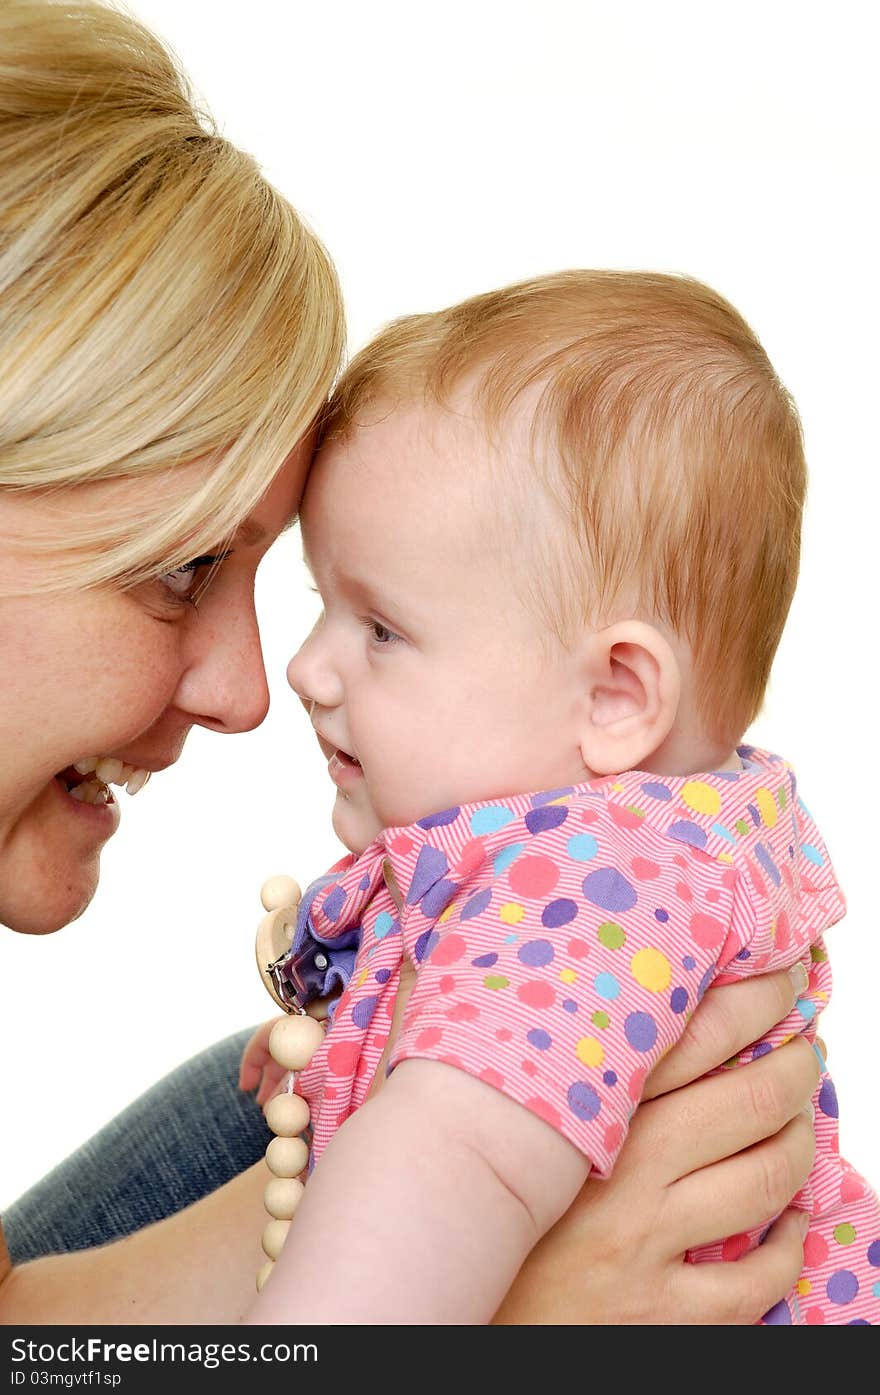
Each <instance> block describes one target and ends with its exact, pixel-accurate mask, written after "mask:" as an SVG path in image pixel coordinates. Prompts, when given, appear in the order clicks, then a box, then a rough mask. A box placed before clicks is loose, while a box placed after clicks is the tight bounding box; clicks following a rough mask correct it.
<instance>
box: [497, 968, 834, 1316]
mask: <svg viewBox="0 0 880 1395" xmlns="http://www.w3.org/2000/svg"><path fill="white" fill-rule="evenodd" d="M802 974H803V971H802V970H801V973H800V975H798V972H797V968H796V969H793V970H792V971H791V973H790V974H789V973H777V974H768V975H766V976H764V977H763V978H757V979H754V980H751V981H749V982H747V983H739V984H731V985H724V986H722V987H718V988H713V989H711V990H710V991H709V992H708V993H707V994H706V996H705V998H704V999H703V1001H702V1003H701V1004H700V1006H699V1007H698V1008H697V1011H696V1012H695V1013H694V1016H693V1017H692V1019H691V1021H690V1023H689V1025H688V1029H687V1032H686V1033H685V1036H684V1037H683V1038H682V1040H681V1042H679V1044H678V1045H677V1046H676V1047H675V1048H674V1050H673V1051H671V1052H670V1053H669V1054H668V1056H666V1057H665V1058H664V1059H663V1061H661V1062H660V1064H659V1065H658V1067H657V1069H656V1070H655V1071H654V1073H653V1074H652V1075H651V1076H650V1078H649V1080H648V1082H647V1086H646V1090H645V1096H644V1101H645V1102H643V1103H642V1105H641V1106H640V1107H639V1110H638V1112H637V1114H636V1117H635V1119H634V1120H633V1125H632V1128H631V1131H630V1134H629V1137H628V1139H627V1141H626V1144H625V1146H624V1148H623V1151H622V1153H621V1155H620V1158H619V1160H618V1163H617V1166H616V1167H615V1169H614V1174H613V1176H612V1177H611V1178H610V1179H609V1180H608V1181H601V1180H599V1179H590V1180H588V1181H587V1183H586V1185H585V1186H584V1188H583V1190H582V1191H581V1193H580V1195H579V1197H578V1198H577V1200H576V1201H575V1202H574V1204H573V1206H572V1207H571V1209H570V1210H569V1211H568V1213H567V1214H566V1215H565V1216H564V1217H563V1218H562V1220H561V1221H560V1222H559V1223H558V1224H557V1225H556V1226H555V1227H554V1229H553V1230H551V1231H550V1232H549V1234H547V1235H546V1236H545V1237H544V1239H543V1240H542V1241H541V1243H540V1244H539V1245H538V1246H537V1247H536V1248H535V1249H534V1250H533V1251H532V1254H531V1255H530V1257H529V1259H528V1260H527V1262H526V1264H525V1265H524V1266H523V1268H522V1269H521V1271H520V1273H519V1276H518V1278H517V1280H516V1283H515V1284H514V1286H513V1288H512V1289H511V1291H510V1293H509V1294H508V1296H507V1298H506V1299H505V1301H504V1303H503V1304H502V1306H501V1308H500V1310H499V1312H498V1314H497V1315H496V1317H495V1321H496V1323H508V1324H509V1323H517V1324H530V1323H537V1324H558V1323H566V1324H570V1323H592V1324H597V1323H600V1324H601V1323H607V1324H625V1323H630V1324H633V1323H634V1324H638V1323H643V1324H656V1323H680V1324H685V1323H687V1324H693V1323H713V1324H743V1323H753V1322H757V1320H758V1319H759V1318H760V1317H761V1316H762V1314H763V1313H765V1312H766V1311H767V1309H768V1308H770V1307H772V1306H773V1304H774V1303H775V1302H777V1301H778V1300H779V1299H780V1298H781V1297H782V1296H783V1295H784V1294H785V1293H786V1292H787V1290H788V1289H789V1288H790V1287H791V1286H792V1284H793V1283H794V1282H795V1281H796V1279H797V1276H798V1273H799V1272H800V1268H801V1265H802V1262H803V1236H804V1234H805V1231H806V1226H805V1225H804V1224H803V1218H802V1216H801V1214H800V1213H796V1212H786V1214H785V1215H784V1216H782V1217H781V1218H780V1220H779V1221H777V1222H776V1224H775V1225H774V1226H773V1228H772V1230H771V1232H770V1234H769V1236H768V1237H767V1239H766V1241H765V1242H764V1244H763V1245H761V1246H760V1247H759V1248H758V1249H756V1250H752V1251H750V1252H749V1253H747V1254H745V1255H743V1256H742V1258H740V1259H738V1260H736V1261H731V1262H728V1263H721V1264H687V1263H685V1262H684V1253H685V1251H686V1250H687V1249H689V1248H692V1247H694V1246H697V1245H701V1244H705V1243H708V1242H710V1241H713V1240H718V1239H720V1238H722V1237H725V1236H728V1235H734V1234H738V1233H739V1232H740V1231H743V1230H748V1229H751V1228H752V1227H760V1226H761V1225H764V1224H766V1222H767V1221H768V1220H770V1219H771V1217H773V1216H776V1215H778V1214H779V1212H781V1211H782V1210H783V1208H784V1207H785V1206H786V1205H787V1204H788V1202H789V1201H790V1200H791V1198H792V1197H793V1196H794V1194H795V1193H796V1192H797V1191H798V1189H799V1188H800V1187H801V1186H802V1185H803V1183H804V1181H805V1180H806V1178H807V1175H808V1173H809V1171H810V1168H811V1166H812V1162H813V1151H814V1136H813V1126H812V1111H811V1107H810V1100H811V1097H812V1095H813V1093H814V1091H815V1089H816V1086H817V1084H818V1081H819V1063H818V1060H817V1058H816V1055H815V1053H814V1052H813V1050H812V1048H811V1047H810V1046H809V1044H808V1043H807V1042H806V1041H803V1040H801V1039H798V1040H796V1041H793V1042H790V1043H789V1044H788V1045H787V1046H784V1047H782V1048H780V1049H779V1050H777V1051H773V1052H770V1053H769V1054H768V1055H766V1056H762V1057H760V1058H759V1059H758V1060H757V1061H754V1062H752V1063H751V1064H749V1065H747V1066H743V1067H742V1068H740V1069H737V1070H732V1071H728V1072H725V1073H724V1074H723V1075H718V1076H714V1077H713V1078H712V1079H710V1080H699V1079H697V1077H698V1076H701V1075H704V1074H705V1073H706V1072H707V1071H709V1070H712V1069H714V1068H715V1067H717V1066H720V1065H721V1064H723V1062H724V1061H726V1060H729V1059H730V1057H731V1056H733V1055H734V1054H735V1053H736V1052H737V1051H738V1050H739V1049H741V1048H742V1047H743V1046H745V1045H747V1044H748V1042H750V1041H755V1040H756V1039H757V1038H759V1037H760V1036H762V1035H763V1034H764V1033H765V1032H766V1031H767V1030H768V1029H769V1028H770V1027H772V1026H773V1024H774V1023H776V1022H778V1021H781V1019H782V1018H783V1017H785V1016H786V1015H787V1014H788V1013H789V1012H790V1010H791V1008H792V1007H793V1006H794V1002H795V999H796V997H797V996H798V994H799V992H802V991H803V987H804V984H803V978H802V976H801V975H802ZM689 1082H694V1083H689ZM682 1087H684V1088H682ZM664 1092H668V1093H664Z"/></svg>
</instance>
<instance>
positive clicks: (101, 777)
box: [69, 756, 152, 804]
mask: <svg viewBox="0 0 880 1395" xmlns="http://www.w3.org/2000/svg"><path fill="white" fill-rule="evenodd" d="M73 768H74V770H76V771H77V772H78V773H79V774H80V775H91V774H92V772H93V771H94V773H95V776H96V778H95V779H94V780H84V781H83V782H82V784H79V785H74V787H73V789H72V790H70V792H69V793H70V796H71V798H72V799H79V800H82V801H83V802H84V803H85V804H106V802H107V798H108V795H109V790H108V789H107V786H108V785H125V788H126V789H127V790H128V793H129V794H137V792H138V790H142V789H143V787H144V785H145V784H146V783H147V781H148V780H149V778H150V775H151V774H152V771H150V770H144V769H142V768H141V767H139V766H135V765H125V764H124V762H123V761H121V760H117V759H116V758H115V757H113V756H85V757H83V759H82V760H78V761H76V762H75V764H74V767H73Z"/></svg>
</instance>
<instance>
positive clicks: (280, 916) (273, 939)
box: [254, 906, 296, 1011]
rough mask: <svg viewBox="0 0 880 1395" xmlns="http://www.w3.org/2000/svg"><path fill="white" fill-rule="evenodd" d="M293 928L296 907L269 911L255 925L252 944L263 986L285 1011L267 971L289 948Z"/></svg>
mask: <svg viewBox="0 0 880 1395" xmlns="http://www.w3.org/2000/svg"><path fill="white" fill-rule="evenodd" d="M295 930H296V907H291V906H287V907H282V908H281V909H279V910H275V911H269V912H268V913H267V914H266V915H264V916H263V919H262V920H261V921H260V923H259V925H258V926H257V938H256V943H255V945H254V949H255V951H256V955H257V968H258V969H259V971H260V978H261V979H262V980H263V986H264V988H265V989H266V992H267V993H268V994H269V995H270V997H272V998H273V999H274V1001H275V1002H276V1003H277V1004H278V1006H279V1007H280V1008H284V1009H285V1011H286V1010H287V1006H288V1005H287V1003H285V1002H284V1001H283V999H281V998H279V996H278V994H277V992H276V991H275V984H274V983H273V982H272V976H271V974H270V973H269V965H270V964H274V963H275V961H276V960H277V959H280V958H281V957H282V955H284V954H286V953H287V951H288V950H289V949H290V946H291V943H292V941H293V936H294V932H295Z"/></svg>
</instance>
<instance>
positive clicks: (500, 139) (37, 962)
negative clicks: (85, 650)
mask: <svg viewBox="0 0 880 1395" xmlns="http://www.w3.org/2000/svg"><path fill="white" fill-rule="evenodd" d="M133 8H134V11H135V13H136V14H137V15H138V16H139V17H141V18H142V19H144V20H145V21H146V22H147V23H149V24H151V25H152V26H153V27H154V28H156V29H157V30H158V31H159V32H160V33H162V34H163V35H164V36H165V37H166V38H167V39H168V40H169V41H170V42H171V43H172V45H173V46H175V47H176V49H177V51H178V52H179V54H180V55H181V57H182V59H183V61H184V64H185V66H186V67H187V68H188V69H189V71H190V73H191V75H192V76H193V78H194V81H195V83H196V86H197V88H198V89H199V90H200V92H201V93H202V94H203V95H204V98H205V100H206V101H207V104H208V105H209V106H210V108H211V109H212V110H213V112H214V113H215V115H216V117H217V118H218V120H219V121H220V123H221V125H222V127H223V129H224V130H225V132H226V134H228V135H229V136H230V137H231V138H232V139H234V140H235V141H237V142H238V143H239V144H241V145H243V146H244V147H245V148H247V149H249V150H250V151H252V152H253V153H254V154H255V155H256V156H257V157H258V159H259V160H260V161H261V163H262V165H263V167H264V169H265V171H266V173H267V174H268V176H269V177H270V178H271V179H272V180H273V181H274V182H275V183H276V184H277V186H278V187H279V188H280V189H281V190H282V191H283V192H284V193H285V194H286V195H287V196H289V197H290V199H291V200H292V201H293V202H294V203H295V204H296V205H297V206H298V207H299V208H300V209H301V210H302V212H303V213H304V214H305V216H306V217H307V218H308V219H309V221H310V222H311V223H312V225H313V227H314V228H315V229H316V230H317V231H318V233H319V234H320V236H321V237H322V238H323V239H324V241H325V242H326V244H327V246H328V248H329V249H330V251H331V253H332V255H333V257H334V258H335V260H336V262H337V265H338V267H339V270H340V273H341V276H342V280H343V285H344V290H345V294H346V299H347V304H348V311H349V325H350V339H351V343H352V346H353V347H357V346H358V345H360V344H361V343H362V342H363V341H364V339H365V338H366V337H367V336H368V335H369V334H370V333H371V332H372V331H373V330H374V329H376V328H377V327H378V326H379V325H380V324H381V323H382V322H383V321H385V320H386V319H388V318H390V317H391V316H393V315H396V314H400V313H403V312H406V311H411V310H416V309H426V308H433V307H437V306H439V305H442V304H443V303H446V302H450V301H452V300H456V299H459V298H460V297H462V296H465V295H468V294H471V293H473V292H476V291H479V290H484V289H488V288H489V287H491V286H496V285H501V284H502V283H504V282H506V281H509V280H512V279H515V278H519V277H522V276H526V275H530V274H533V273H537V272H542V271H548V270H554V269H558V268H562V267H567V266H576V265H580V266H588V265H589V266H614V267H630V268H654V269H660V270H668V271H686V272H690V273H692V274H694V275H696V276H698V277H701V278H703V279H704V280H706V281H708V282H709V283H710V284H711V285H713V286H715V287H716V288H717V289H718V290H720V291H721V292H722V293H723V294H725V295H726V296H728V297H729V298H730V299H731V300H732V301H733V302H734V304H735V305H736V306H737V307H738V308H739V309H740V310H741V311H742V312H743V313H744V314H745V316H746V318H747V319H748V320H750V321H751V323H752V324H753V326H754V327H755V329H756V330H757V332H758V334H759V335H760V336H761V338H762V339H763V342H764V344H765V346H766V348H767V349H768V351H769V353H770V356H771V358H772V359H773V361H774V363H775V365H776V367H777V369H778V371H779V372H780V374H781V376H782V378H783V380H784V381H785V382H786V384H787V385H788V387H789V388H790V389H791V391H792V392H793V393H794V396H795V398H796V400H797V402H798V404H799V406H800V410H801V413H802V416H803V420H804V425H805V430H806V439H807V446H808V455H809V460H810V465H811V473H812V483H811V497H810V504H809V512H808V516H807V528H806V538H805V554H804V563H803V571H802V579H801V583H800V589H799V593H798V596H797V599H796V602H795V605H794V609H793V612H792V616H791V620H790V623H789V627H788V631H787V634H786V636H785V639H784V641H783V645H782V648H781V651H780V654H779V658H778V662H777V665H776V669H775V675H774V680H773V685H772V690H771V692H770V695H769V699H768V702H767V704H766V708H765V712H764V715H763V716H762V718H761V720H760V722H759V723H758V725H757V726H756V727H755V728H754V730H753V733H752V736H753V737H754V739H756V740H757V741H759V742H761V743H763V744H766V745H767V746H769V747H770V748H771V749H775V750H779V751H782V752H784V754H785V755H786V756H788V758H789V759H791V760H792V761H793V762H794V763H795V764H796V766H797V768H798V770H799V772H800V781H801V790H802V793H803V794H804V797H805V799H806V801H807V803H808V805H809V806H810V807H811V809H812V812H813V813H814V814H815V815H816V817H817V819H818V820H819V822H820V824H821V826H822V828H823V831H824V833H825V837H826V840H827V842H828V844H829V846H830V848H831V852H832V855H833V856H834V858H835V861H836V864H837V868H838V873H839V875H840V877H841V880H842V882H843V884H844V886H845V888H846V890H847V893H848V897H849V905H850V914H849V916H848V918H847V919H846V921H845V922H844V923H843V924H842V925H841V926H840V927H839V928H838V929H837V930H835V931H834V932H833V935H832V936H831V949H832V961H833V963H834V966H835V971H836V990H835V1000H834V1003H833V1005H832V1007H831V1008H830V1010H829V1011H828V1012H827V1014H826V1016H825V1018H824V1025H823V1032H824V1035H825V1037H826V1039H827V1040H828V1042H829V1045H830V1055H831V1065H832V1068H833V1071H834V1075H835V1078H836V1081H837V1086H838V1092H839V1095H840V1099H841V1107H842V1108H841V1112H842V1120H841V1133H842V1139H843V1146H844V1151H845V1152H846V1153H847V1154H848V1156H849V1157H850V1158H851V1160H852V1161H853V1162H854V1163H855V1164H856V1165H857V1166H858V1167H860V1168H861V1170H862V1171H864V1172H866V1173H867V1174H868V1175H869V1176H872V1177H873V1179H874V1182H875V1185H876V1184H877V1182H878V1181H880V1124H878V1117H877V1114H878V1111H877V1089H876V1084H875V1057H876V1055H877V1026H876V1018H877V999H878V980H880V934H878V930H880V911H878V907H877V898H876V895H874V894H872V886H873V878H874V874H875V871H876V870H877V862H876V861H875V859H877V857H878V849H877V847H876V841H875V833H874V824H875V812H874V810H875V794H874V790H873V786H874V780H875V778H876V776H875V769H874V766H875V761H876V753H875V739H876V727H877V695H876V681H877V679H876V674H877V669H876V659H875V654H874V650H875V643H876V622H875V611H876V605H875V598H874V590H875V567H876V557H877V538H876V525H875V514H876V510H877V505H878V502H880V490H878V484H877V468H878V460H877V450H876V431H875V401H876V397H877V389H876V374H877V368H878V362H877V353H876V339H875V332H876V331H875V327H876V325H877V323H878V310H880V307H878V293H877V270H876V267H877V246H878V236H877V233H878V230H877V226H876V219H875V212H874V202H873V199H874V189H875V186H876V178H877V111H876V107H875V105H874V103H873V101H872V98H871V94H873V93H874V92H875V91H876V73H875V71H874V68H873V63H874V58H873V55H874V54H875V53H876V45H875V43H874V41H873V40H874V36H873V35H872V34H871V33H870V32H869V31H870V29H871V27H872V25H873V18H872V11H873V6H872V5H871V4H870V3H868V0H865V3H863V4H859V3H853V0H838V3H837V4H836V5H835V6H834V8H833V10H831V9H829V8H828V7H826V6H824V5H822V6H820V5H818V4H817V5H813V4H809V3H793V2H792V3H768V0H763V2H762V3H754V0H739V3H737V4H736V5H732V4H730V5H722V4H711V5H706V4H705V3H693V4H690V3H683V2H682V0H667V3H666V4H663V5H655V4H654V3H644V4H640V3H633V2H632V0H630V3H614V4H612V3H608V4H599V3H596V0H580V3H576V0H570V2H569V3H566V2H565V0H528V3H522V2H521V0H503V3H495V0H492V2H491V3H480V0H467V3H461V0H443V3H437V0H420V2H419V3H417V4H412V3H411V0H410V3H402V4H397V3H391V0H372V3H370V4H363V3H360V0H355V2H354V3H332V4H331V3H321V0H319V3H317V4H316V3H314V2H313V3H308V4H306V3H302V2H301V0H289V2H288V0H248V3H247V4H245V5H242V4H240V3H237V4H235V5H228V4H221V3H217V0H143V2H142V3H137V4H135V5H134V7H133ZM743 504H744V507H748V501H747V500H744V501H743ZM297 550H298V541H297V538H296V536H295V535H292V534H288V535H287V536H285V537H284V538H283V539H282V540H281V542H280V543H279V544H278V546H277V547H276V549H275V550H274V551H273V553H272V554H270V556H269V557H268V559H267V561H266V562H265V564H264V567H263V570H262V572H261V576H260V582H259V590H258V603H259V607H260V612H261V616H262V620H263V627H264V638H265V648H266V659H267V666H268V669H269V675H270V682H271V686H272V710H271V713H270V715H269V718H268V720H267V722H266V723H265V725H264V726H263V728H262V729H261V730H259V731H257V732H254V733H251V734H249V735H246V736H241V737H237V738H236V739H235V740H229V739H223V740H221V739H219V738H218V737H217V736H214V735H208V734H207V733H204V732H201V731H196V732H194V733H193V735H192V737H191V738H190V741H189V744H188V746H187V748H186V752H185V756H184V759H183V761H182V762H181V764H180V765H179V766H178V767H177V768H176V769H172V770H169V771H168V772H166V773H165V774H162V775H159V776H157V777H156V778H155V779H154V780H153V781H152V783H151V784H150V785H149V787H148V788H147V789H146V790H145V791H144V792H143V793H142V794H140V795H138V796H137V798H136V799H135V800H134V801H133V802H130V801H129V800H128V798H127V796H126V795H125V794H124V793H123V794H122V795H121V801H122V804H123V820H122V827H121V829H120V831H119V833H118V834H117V836H116V838H115V839H114V841H113V843H112V844H111V845H110V846H109V847H108V848H107V850H106V852H105V854H104V872H103V878H102V884H101V888H100V890H99V892H98V895H97V897H96V898H95V901H94V903H93V905H92V907H91V908H90V910H89V911H88V912H87V913H86V915H85V916H83V918H82V919H81V920H80V921H79V922H78V923H77V924H76V925H74V926H73V927H71V928H69V929H66V930H64V931H63V932H62V933H60V934H58V935H54V936H49V937H47V938H45V939H43V940H39V939H34V938H29V937H24V936H22V937H19V936H14V935H11V934H6V935H4V936H3V937H2V939H0V965H2V968H0V1046H2V1049H3V1051H4V1055H5V1056H6V1058H7V1059H8V1060H10V1061H11V1063H12V1064H11V1070H10V1071H9V1073H8V1076H9V1078H7V1080H6V1082H5V1090H6V1101H7V1109H8V1110H9V1113H8V1114H7V1116H6V1119H5V1124H6V1127H5V1128H4V1134H5V1138H6V1143H5V1146H4V1149H3V1151H2V1155H0V1203H6V1202H8V1201H9V1200H11V1199H12V1198H13V1197H14V1196H15V1195H16V1194H17V1193H18V1192H19V1191H20V1190H21V1189H23V1188H24V1187H25V1186H26V1185H27V1184H28V1182H29V1181H31V1180H33V1179H35V1178H36V1177H37V1176H39V1175H40V1174H41V1173H43V1172H44V1171H45V1170H46V1169H47V1168H49V1167H50V1166H51V1165H52V1164H54V1163H55V1162H56V1161H58V1160H59V1159H60V1158H61V1157H62V1156H63V1155H64V1154H65V1153H66V1152H67V1151H69V1149H70V1148H71V1147H72V1146H73V1145H74V1144H76V1143H77V1142H79V1141H80V1140H81V1139H82V1138H84V1137H85V1136H87V1135H88V1134H89V1133H90V1132H91V1131H92V1130H93V1129H94V1128H95V1127H97V1126H98V1125H99V1124H101V1123H102V1122H103V1121H104V1120H105V1119H106V1118H108V1117H109V1116H110V1115H112V1114H113V1113H114V1112H115V1111H116V1110H117V1109H118V1108H119V1107H120V1106H122V1105H123V1104H124V1103H126V1101H128V1100H129V1099H130V1098H131V1097H133V1096H134V1095H135V1094H136V1093H137V1092H138V1091H140V1090H141V1089H142V1088H143V1087H145V1086H147V1085H148V1084H150V1083H151V1082H152V1081H153V1080H154V1079H156V1078H157V1077H158V1076H159V1075H160V1074H161V1073H162V1072H163V1071H165V1070H166V1069H168V1068H170V1067H172V1066H174V1065H175V1064H176V1063H177V1062H179V1061H180V1060H182V1059H183V1058H184V1057H185V1056H187V1055H188V1054H190V1053H192V1052H194V1051H196V1050H199V1049H200V1048H202V1047H204V1046H205V1045H207V1044H208V1042H210V1041H211V1040H213V1039H214V1038H216V1037H219V1036H221V1035H223V1034H225V1033H226V1032H227V1031H230V1030H232V1029H235V1028H238V1027H240V1026H244V1025H246V1024H248V1023H250V1022H252V1021H256V1020H257V1019H259V1018H261V1017H264V1016H267V1015H269V1009H270V1004H269V1000H268V998H266V996H265V994H264V993H263V990H262V988H261V987H260V986H259V983H258V980H257V976H256V971H255V969H254V965H253V954H252V939H253V930H254V926H255V924H256V922H257V920H258V918H259V916H260V914H261V910H260V905H259V896H258V893H259V887H260V883H261V882H262V880H263V879H264V877H265V876H267V875H268V874H269V873H272V872H276V871H281V870H288V871H290V872H292V873H293V874H295V875H296V876H298V877H299V879H300V880H301V881H303V882H306V881H308V880H309V879H310V878H311V877H312V876H314V875H316V874H318V873H319V872H320V871H322V870H324V868H325V866H326V865H327V864H328V863H329V862H330V861H331V860H332V859H334V858H335V857H336V856H337V855H338V847H337V845H336V843H335V841H334V839H333V836H332V834H331V833H330V831H329V809H330V804H331V787H330V785H329V782H328V780H327V778H326V772H325V768H324V764H323V761H322V759H321V756H320V754H319V752H318V751H317V748H316V747H314V745H313V743H312V741H311V739H310V734H309V731H308V729H307V726H306V723H305V719H304V716H303V714H302V711H301V709H300V707H299V704H298V703H297V702H296V701H295V700H294V699H293V697H292V695H291V694H290V692H289V691H288V690H287V688H286V686H285V682H284V668H285V664H286V661H287V658H288V657H289V655H290V653H291V652H292V650H293V648H294V647H295V645H296V644H297V642H298V641H299V640H300V639H301V637H302V636H303V635H304V633H305V632H306V630H307V629H308V627H309V624H310V616H311V614H312V610H313V598H312V597H310V596H309V595H308V593H307V592H306V590H305V583H304V580H303V577H302V575H301V574H300V572H299V569H298V566H297ZM83 681H84V682H88V655H87V654H84V655H83ZM462 720H466V714H464V713H463V714H462ZM84 754H85V753H84ZM195 1146H196V1147H197V1146H198V1140H197V1139H196V1140H195Z"/></svg>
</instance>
